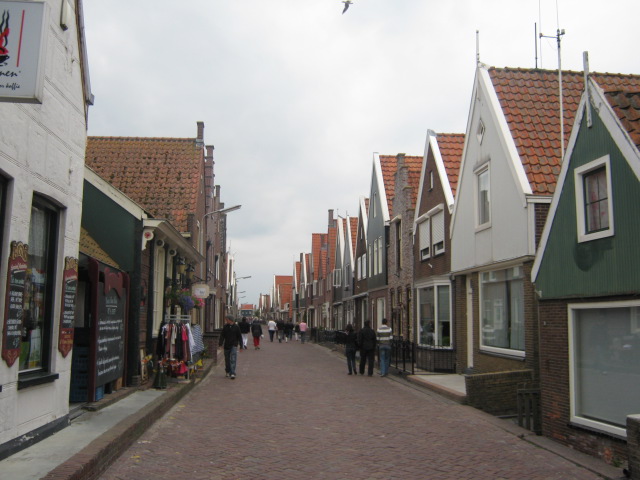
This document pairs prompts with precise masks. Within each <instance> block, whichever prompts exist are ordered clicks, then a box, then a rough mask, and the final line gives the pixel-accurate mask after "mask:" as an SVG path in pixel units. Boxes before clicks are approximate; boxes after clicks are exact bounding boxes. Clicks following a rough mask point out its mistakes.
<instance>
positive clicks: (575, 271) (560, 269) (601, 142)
mask: <svg viewBox="0 0 640 480" xmlns="http://www.w3.org/2000/svg"><path fill="white" fill-rule="evenodd" d="M607 154H608V155H609V157H610V165H611V172H610V173H611V184H612V190H613V191H612V192H611V195H612V198H613V219H614V231H615V235H614V236H612V237H608V238H603V239H599V240H592V241H589V242H583V243H578V242H577V238H578V236H577V227H576V200H575V184H574V170H575V168H576V167H580V166H582V165H584V164H586V163H588V162H590V161H592V160H595V159H598V158H600V157H603V156H604V155H607ZM567 161H569V162H570V166H569V167H570V168H569V172H568V175H567V177H566V180H565V183H564V186H563V190H562V195H561V198H560V202H559V204H558V209H557V211H556V214H555V218H554V221H553V226H552V229H551V232H550V236H549V240H548V242H547V247H546V250H545V252H544V258H543V260H542V262H541V265H540V271H539V273H538V277H537V280H536V290H538V291H541V292H542V298H544V299H549V298H564V297H596V296H606V295H615V294H627V293H633V292H640V254H639V252H638V247H637V243H638V240H639V239H640V212H639V208H638V207H640V182H638V179H637V177H636V175H635V173H634V172H633V171H632V169H631V168H630V166H629V164H628V163H627V161H626V159H625V158H624V157H623V156H622V153H621V152H620V150H619V149H618V147H617V146H616V144H615V143H614V142H613V140H612V138H611V136H610V135H609V132H608V131H607V130H606V128H605V126H604V124H603V122H602V121H601V119H600V117H599V116H598V115H597V114H596V111H595V110H593V126H592V127H591V128H587V126H586V115H585V118H584V119H583V121H582V124H581V125H580V132H579V134H578V137H577V141H576V145H575V148H574V150H573V152H572V155H571V158H570V159H568V160H567Z"/></svg>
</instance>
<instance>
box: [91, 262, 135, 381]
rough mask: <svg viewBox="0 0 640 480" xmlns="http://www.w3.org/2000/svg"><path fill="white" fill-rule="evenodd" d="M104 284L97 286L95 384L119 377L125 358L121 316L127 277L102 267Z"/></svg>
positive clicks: (124, 306) (123, 319)
mask: <svg viewBox="0 0 640 480" xmlns="http://www.w3.org/2000/svg"><path fill="white" fill-rule="evenodd" d="M103 272H104V285H103V287H102V288H99V289H98V321H97V323H96V327H97V353H96V386H100V385H104V384H105V383H107V382H111V381H113V380H116V379H117V378H120V377H121V376H122V374H123V372H124V360H125V349H124V347H125V316H126V311H127V308H126V307H127V300H128V294H129V291H128V285H129V284H128V277H127V276H126V274H125V273H123V272H119V271H117V270H113V269H111V268H109V267H104V270H103Z"/></svg>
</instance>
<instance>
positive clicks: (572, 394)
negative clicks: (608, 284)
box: [567, 300, 640, 438]
mask: <svg viewBox="0 0 640 480" xmlns="http://www.w3.org/2000/svg"><path fill="white" fill-rule="evenodd" d="M626 307H640V300H624V301H619V302H593V303H568V304H567V322H568V325H567V326H568V335H569V419H570V421H571V422H572V423H575V424H577V425H582V426H585V427H589V428H593V429H596V430H600V431H603V432H607V433H610V434H612V435H618V436H620V437H622V438H626V437H627V430H626V429H625V428H621V427H615V426H613V425H610V424H608V423H604V422H599V421H597V420H591V419H588V418H584V417H579V416H578V415H577V414H576V395H577V392H576V389H575V382H576V378H575V366H576V359H575V357H574V352H575V347H576V346H575V342H574V338H575V316H574V312H575V311H577V310H592V309H596V308H626Z"/></svg>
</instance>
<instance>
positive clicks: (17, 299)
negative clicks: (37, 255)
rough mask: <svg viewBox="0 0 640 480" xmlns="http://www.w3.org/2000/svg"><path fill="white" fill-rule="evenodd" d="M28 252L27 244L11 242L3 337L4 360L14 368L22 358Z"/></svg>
mask: <svg viewBox="0 0 640 480" xmlns="http://www.w3.org/2000/svg"><path fill="white" fill-rule="evenodd" d="M28 251H29V247H28V246H27V245H26V244H24V243H22V242H11V252H10V253H9V269H8V272H7V293H6V299H5V308H4V329H3V335H2V358H3V359H4V360H5V361H6V362H7V365H8V366H12V365H13V363H14V362H15V361H16V359H17V358H18V357H19V356H20V346H21V344H22V322H23V316H24V309H23V302H24V287H25V280H26V276H27V259H28Z"/></svg>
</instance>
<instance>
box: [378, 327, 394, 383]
mask: <svg viewBox="0 0 640 480" xmlns="http://www.w3.org/2000/svg"><path fill="white" fill-rule="evenodd" d="M376 336H377V340H378V352H380V376H381V377H386V376H387V373H389V365H390V364H391V340H392V338H393V331H392V330H391V327H390V326H389V325H387V319H386V318H383V319H382V325H380V327H378V330H376Z"/></svg>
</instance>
